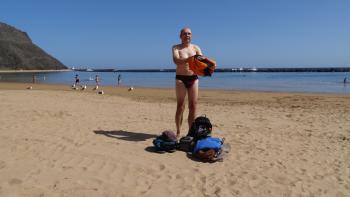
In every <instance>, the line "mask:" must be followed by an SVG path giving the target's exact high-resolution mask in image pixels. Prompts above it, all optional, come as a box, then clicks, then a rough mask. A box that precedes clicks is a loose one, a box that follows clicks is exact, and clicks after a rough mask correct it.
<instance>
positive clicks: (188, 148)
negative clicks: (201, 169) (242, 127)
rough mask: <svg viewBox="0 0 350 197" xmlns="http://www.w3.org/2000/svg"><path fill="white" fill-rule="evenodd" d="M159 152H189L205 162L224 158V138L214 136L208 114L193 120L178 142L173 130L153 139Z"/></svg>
mask: <svg viewBox="0 0 350 197" xmlns="http://www.w3.org/2000/svg"><path fill="white" fill-rule="evenodd" d="M153 145H154V147H155V149H156V151H157V152H174V151H176V150H180V151H184V152H187V153H188V154H189V155H190V156H192V157H193V158H196V159H198V160H200V161H203V162H216V161H222V160H223V154H222V153H223V148H224V140H223V139H220V138H216V137H212V124H211V122H210V120H209V119H208V118H207V117H206V116H199V117H197V118H196V119H195V121H194V122H193V124H192V126H191V128H190V129H189V131H188V134H187V136H184V137H182V138H181V139H180V140H179V142H177V139H176V135H175V133H174V132H172V131H163V132H162V134H161V135H160V136H158V137H156V139H154V140H153Z"/></svg>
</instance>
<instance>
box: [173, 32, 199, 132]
mask: <svg viewBox="0 0 350 197" xmlns="http://www.w3.org/2000/svg"><path fill="white" fill-rule="evenodd" d="M180 39H181V44H177V45H174V46H173V47H172V54H173V61H174V63H175V64H176V80H175V92H176V100H177V107H176V113H175V124H176V136H177V137H179V136H180V133H181V125H182V120H183V112H184V110H185V97H186V95H188V109H189V112H188V119H187V121H188V127H189V128H190V127H191V125H192V123H193V122H194V119H195V117H196V111H197V99H198V76H197V75H195V74H194V73H193V71H192V70H190V68H189V65H188V63H187V62H188V59H189V58H190V57H192V56H194V55H202V51H201V49H200V48H199V46H197V45H195V44H192V43H191V42H192V31H191V29H190V28H187V27H186V28H183V29H181V31H180ZM203 58H205V57H203Z"/></svg>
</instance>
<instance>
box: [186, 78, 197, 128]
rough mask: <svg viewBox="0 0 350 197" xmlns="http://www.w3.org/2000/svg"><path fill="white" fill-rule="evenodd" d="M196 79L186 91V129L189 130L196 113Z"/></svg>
mask: <svg viewBox="0 0 350 197" xmlns="http://www.w3.org/2000/svg"><path fill="white" fill-rule="evenodd" d="M198 83H199V81H198V79H197V80H196V81H195V82H194V83H193V85H192V86H191V87H190V88H189V89H188V110H189V112H188V128H191V126H192V123H193V122H194V119H195V118H196V112H197V99H198Z"/></svg>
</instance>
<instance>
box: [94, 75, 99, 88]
mask: <svg viewBox="0 0 350 197" xmlns="http://www.w3.org/2000/svg"><path fill="white" fill-rule="evenodd" d="M95 82H96V87H98V86H99V85H100V76H98V75H96V76H95Z"/></svg>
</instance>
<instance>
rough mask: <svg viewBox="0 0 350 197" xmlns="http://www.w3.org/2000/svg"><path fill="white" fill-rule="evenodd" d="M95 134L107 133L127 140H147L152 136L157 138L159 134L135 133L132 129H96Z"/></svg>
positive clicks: (112, 136) (109, 135) (108, 135)
mask: <svg viewBox="0 0 350 197" xmlns="http://www.w3.org/2000/svg"><path fill="white" fill-rule="evenodd" d="M94 133H95V134H99V135H105V136H107V137H111V138H116V139H120V140H126V141H134V142H138V141H146V140H147V139H150V138H155V137H157V135H153V134H147V133H141V132H139V133H134V132H130V131H123V130H115V131H104V130H95V131H94Z"/></svg>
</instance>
